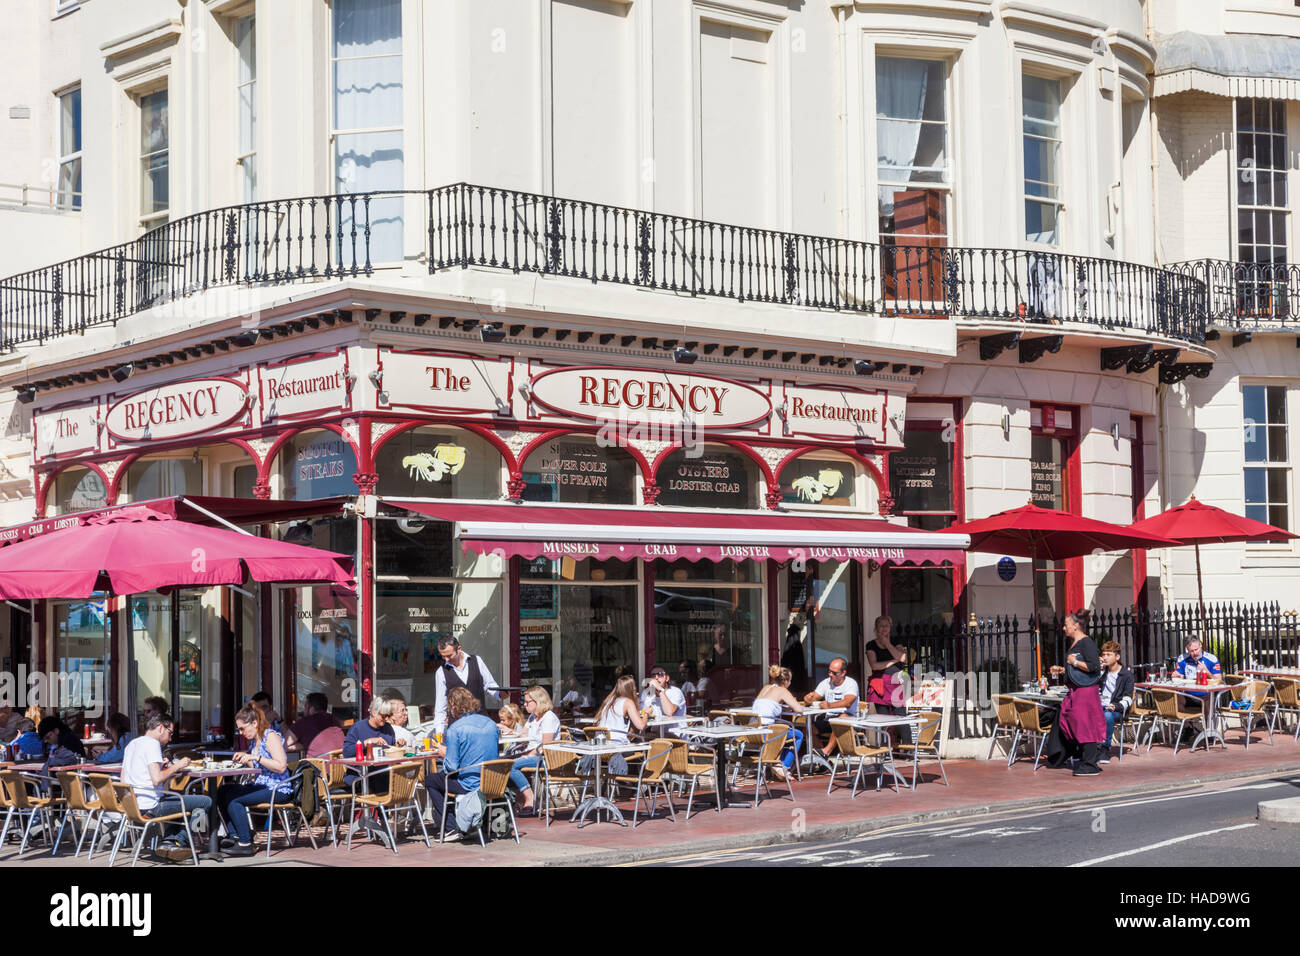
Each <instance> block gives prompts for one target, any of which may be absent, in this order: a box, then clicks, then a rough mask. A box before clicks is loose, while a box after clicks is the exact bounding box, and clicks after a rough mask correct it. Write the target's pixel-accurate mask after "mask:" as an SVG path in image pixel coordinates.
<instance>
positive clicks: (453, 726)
mask: <svg viewBox="0 0 1300 956" xmlns="http://www.w3.org/2000/svg"><path fill="white" fill-rule="evenodd" d="M499 734H500V732H499V731H498V729H497V725H496V723H495V722H494V721H493V720H492V718H490V717H486V716H484V715H483V714H480V713H479V702H478V699H477V698H475V696H474V695H473V694H471V693H470V692H469V691H468V690H467V689H466V688H464V687H453V688H452V689H451V690H449V691H448V692H447V742H446V744H445V745H443V746H442V747H439V748H438V756H439V757H441V758H442V770H441V771H439V772H438V773H435V774H430V775H429V776H428V777H426V778H425V781H424V786H425V789H426V790H427V791H428V792H429V801H430V803H431V804H432V806H433V812H434V814H435V818H436V819H441V818H442V807H443V804H444V803H445V802H446V800H447V794H449V793H451V794H461V793H471V792H473V791H474V790H477V789H478V788H479V766H480V765H481V764H482V763H483V762H484V761H486V760H496V759H497V757H498V756H499V754H500V750H499V744H498V740H499ZM457 770H459V771H461V772H460V773H459V774H456V776H454V777H450V778H449V776H448V775H449V774H452V773H455V772H456V771H457Z"/></svg>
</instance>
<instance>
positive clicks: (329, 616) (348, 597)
mask: <svg viewBox="0 0 1300 956" xmlns="http://www.w3.org/2000/svg"><path fill="white" fill-rule="evenodd" d="M275 590H276V592H277V602H276V603H277V606H278V607H279V608H280V622H281V627H280V637H281V640H280V642H279V645H280V647H282V648H283V649H284V653H283V654H282V655H279V656H280V658H281V660H282V667H283V670H282V671H281V673H280V674H279V675H277V676H279V677H280V678H281V680H282V684H281V686H283V693H281V694H279V695H276V694H272V698H271V699H272V703H273V704H274V705H275V708H276V710H277V711H279V713H280V715H281V716H283V717H284V718H285V719H287V720H292V719H293V715H295V714H297V713H299V712H300V711H301V710H302V707H303V701H304V700H305V699H306V697H307V695H308V694H312V693H321V694H324V695H325V697H326V699H327V700H328V702H329V709H330V712H331V713H333V714H334V715H335V716H337V717H339V718H341V719H347V718H349V717H360V716H361V714H360V710H359V708H360V706H361V676H362V672H363V667H362V665H363V662H362V660H361V640H360V636H359V633H358V630H357V597H356V593H355V592H352V591H348V590H346V589H344V588H338V587H331V586H330V585H326V584H320V585H306V586H302V587H277V588H276V589H275ZM367 670H368V668H367ZM273 683H280V682H273Z"/></svg>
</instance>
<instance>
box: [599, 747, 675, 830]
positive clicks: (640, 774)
mask: <svg viewBox="0 0 1300 956" xmlns="http://www.w3.org/2000/svg"><path fill="white" fill-rule="evenodd" d="M672 749H673V748H672V741H671V740H668V739H667V738H666V737H657V738H655V739H654V740H652V741H651V742H650V751H649V752H648V753H647V754H646V755H645V759H644V760H642V761H641V766H640V768H639V769H638V771H637V773H635V774H632V773H627V774H614V775H612V776H611V777H610V789H611V790H612V791H614V793H615V794H617V792H618V788H619V786H633V787H635V788H636V799H635V802H634V803H633V804H632V826H633V827H635V826H636V823H637V816H638V814H639V813H640V812H641V799H642V797H646V796H648V797H650V800H649V809H650V816H651V817H653V816H654V815H655V810H656V809H657V807H658V800H659V793H660V792H661V791H662V792H663V795H664V802H665V803H667V804H668V815H669V816H670V817H672V819H673V822H674V823H676V822H677V811H676V810H674V809H673V800H672V795H671V794H670V793H669V792H668V780H667V777H666V774H667V773H668V772H669V768H668V758H669V755H670V754H671V752H672Z"/></svg>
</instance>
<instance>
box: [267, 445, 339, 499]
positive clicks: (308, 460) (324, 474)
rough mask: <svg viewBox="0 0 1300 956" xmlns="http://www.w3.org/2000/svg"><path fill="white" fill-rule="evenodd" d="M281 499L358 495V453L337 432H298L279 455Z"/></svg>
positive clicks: (279, 495) (279, 494)
mask: <svg viewBox="0 0 1300 956" xmlns="http://www.w3.org/2000/svg"><path fill="white" fill-rule="evenodd" d="M277 465H278V468H279V473H280V488H279V493H278V494H277V495H276V497H278V498H283V499H287V500H290V501H310V500H313V499H315V498H332V497H334V496H335V495H355V494H356V493H357V485H356V482H355V481H353V480H352V476H353V475H355V474H356V471H357V456H356V454H355V453H354V452H353V451H352V445H351V444H350V443H349V442H348V440H347V439H346V438H344V437H343V436H342V435H340V434H338V433H337V432H332V431H326V430H323V429H318V430H316V431H310V432H303V433H302V434H300V435H295V436H293V438H291V439H289V441H288V442H286V443H285V445H284V447H283V448H281V449H280V451H279V454H278V455H277Z"/></svg>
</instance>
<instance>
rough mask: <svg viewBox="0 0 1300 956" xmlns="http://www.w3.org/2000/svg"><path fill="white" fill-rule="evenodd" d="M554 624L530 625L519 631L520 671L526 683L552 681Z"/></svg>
mask: <svg viewBox="0 0 1300 956" xmlns="http://www.w3.org/2000/svg"><path fill="white" fill-rule="evenodd" d="M553 626H554V625H530V626H526V627H521V628H520V631H519V673H520V677H521V679H522V681H523V683H524V684H525V685H528V684H538V683H547V684H549V683H550V682H551V677H552V674H551V650H552V643H553V639H554V634H553V633H552V631H551V627H553Z"/></svg>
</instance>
